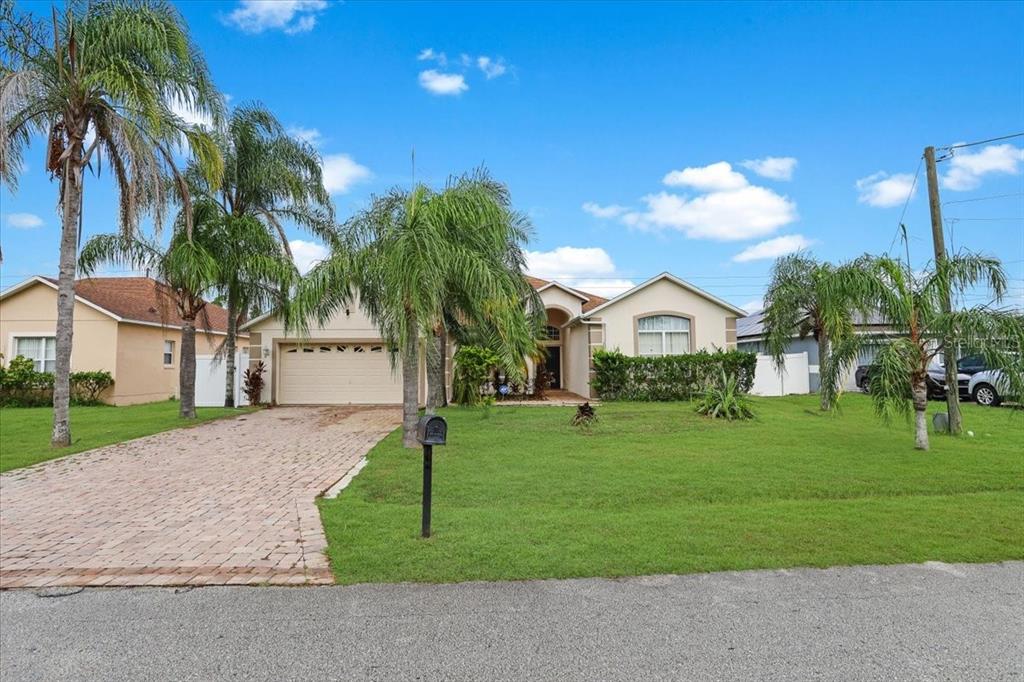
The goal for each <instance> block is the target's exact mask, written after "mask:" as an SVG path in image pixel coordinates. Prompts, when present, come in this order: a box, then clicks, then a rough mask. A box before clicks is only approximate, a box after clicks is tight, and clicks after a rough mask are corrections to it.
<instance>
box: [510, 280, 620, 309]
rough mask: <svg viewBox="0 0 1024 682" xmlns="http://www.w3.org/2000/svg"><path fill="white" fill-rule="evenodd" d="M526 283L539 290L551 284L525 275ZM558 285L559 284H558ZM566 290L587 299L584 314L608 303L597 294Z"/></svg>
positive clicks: (548, 281)
mask: <svg viewBox="0 0 1024 682" xmlns="http://www.w3.org/2000/svg"><path fill="white" fill-rule="evenodd" d="M526 281H527V282H529V283H530V286H531V287H533V288H534V289H541V288H543V287H546V286H547V285H549V284H551V281H550V280H546V279H541V278H540V277H530V276H529V275H527V277H526ZM559 284H561V283H560V282H559ZM562 286H566V285H564V284H562ZM566 288H568V289H572V290H573V291H575V292H576V293H578V294H579V295H581V296H584V297H586V298H587V299H588V300H586V301H584V302H583V312H585V313H586V312H590V311H591V310H593V309H594V308H596V307H597V306H599V305H602V304H604V303H607V302H608V299H607V298H604V297H602V296H598V295H597V294H591V293H587V292H586V291H580V290H579V289H573V288H572V287H566Z"/></svg>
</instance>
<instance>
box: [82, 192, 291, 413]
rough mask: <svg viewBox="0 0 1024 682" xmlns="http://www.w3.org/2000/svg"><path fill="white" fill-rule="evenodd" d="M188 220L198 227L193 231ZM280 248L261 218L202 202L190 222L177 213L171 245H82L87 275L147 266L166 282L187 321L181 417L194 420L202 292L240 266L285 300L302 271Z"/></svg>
mask: <svg viewBox="0 0 1024 682" xmlns="http://www.w3.org/2000/svg"><path fill="white" fill-rule="evenodd" d="M186 222H191V224H192V225H193V230H192V233H191V235H190V234H189V232H188V230H187V229H186V228H185V225H186ZM230 240H233V241H230ZM268 242H270V244H268ZM275 246H276V244H275V243H274V242H273V240H272V238H271V236H270V235H268V234H267V231H266V230H265V229H264V226H263V225H262V224H261V223H259V221H256V220H253V219H250V218H231V217H225V216H224V215H223V214H222V213H221V211H220V208H219V207H218V206H217V205H216V204H214V203H213V202H210V201H206V200H200V201H196V202H195V203H194V204H193V205H192V207H191V219H190V221H186V217H185V215H184V210H182V211H181V212H180V213H179V214H178V218H177V220H176V221H175V231H174V234H173V235H171V239H170V242H169V243H168V245H167V247H166V248H161V246H160V245H159V244H157V243H155V242H153V241H151V240H147V239H142V238H139V237H136V236H132V235H122V234H106V235H97V236H95V237H93V238H92V239H90V240H89V241H87V242H86V243H85V246H83V247H82V253H81V255H80V256H79V265H80V266H81V268H82V271H83V272H84V273H86V274H90V273H92V272H94V271H95V270H96V268H97V267H99V266H100V265H102V264H111V265H120V266H125V267H128V268H131V269H138V270H146V271H148V272H150V273H151V274H152V275H153V276H155V277H156V278H157V279H158V280H160V281H161V282H162V283H163V285H164V288H163V289H162V291H164V292H165V293H166V295H167V301H166V302H169V303H172V304H173V305H174V306H175V307H176V310H177V313H178V316H179V317H180V318H181V319H182V329H181V361H180V362H181V366H180V368H179V377H178V383H179V387H178V391H179V394H180V399H181V406H180V415H181V416H182V417H184V418H187V419H194V418H195V416H196V411H195V382H196V326H197V322H199V323H202V324H203V326H204V327H208V326H209V325H208V322H207V320H206V319H205V313H204V309H205V307H206V299H205V298H204V296H203V294H204V292H208V291H213V290H214V289H215V288H216V287H217V286H218V284H219V283H220V282H222V281H223V280H224V279H225V271H226V270H227V269H241V270H242V275H241V277H242V278H243V279H244V280H245V281H248V282H257V283H260V287H261V289H260V291H263V292H265V293H263V294H261V295H263V296H266V297H267V298H268V299H270V300H274V301H279V300H281V299H283V297H284V296H285V295H286V294H287V292H288V291H289V289H290V287H291V286H292V285H293V284H294V282H295V281H296V280H297V276H298V273H297V272H296V271H295V266H294V265H293V264H292V262H291V259H289V258H287V257H285V256H284V255H283V254H282V253H277V254H275V253H274V252H273V247H275ZM232 249H233V250H235V251H236V252H240V253H243V254H248V256H246V257H245V258H244V259H243V258H239V257H237V256H235V257H229V256H228V255H226V254H227V251H229V250H232Z"/></svg>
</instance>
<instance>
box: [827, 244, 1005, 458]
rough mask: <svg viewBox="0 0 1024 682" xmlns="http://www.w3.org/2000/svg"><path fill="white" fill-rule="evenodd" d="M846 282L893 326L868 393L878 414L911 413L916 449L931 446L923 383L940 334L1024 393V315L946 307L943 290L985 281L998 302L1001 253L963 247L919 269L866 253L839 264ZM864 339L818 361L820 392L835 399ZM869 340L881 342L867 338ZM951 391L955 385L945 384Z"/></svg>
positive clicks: (851, 339) (852, 339) (939, 347)
mask: <svg viewBox="0 0 1024 682" xmlns="http://www.w3.org/2000/svg"><path fill="white" fill-rule="evenodd" d="M842 277H843V279H844V284H843V286H844V288H845V289H846V291H848V292H849V293H850V295H851V296H852V297H853V299H854V300H855V301H856V302H857V303H858V305H859V306H861V307H865V308H870V309H873V310H876V311H877V312H878V314H879V315H880V316H881V318H882V319H883V320H884V321H885V323H886V327H887V328H889V329H891V330H892V331H891V332H890V333H888V335H887V338H883V339H882V341H881V344H880V346H879V349H878V353H877V354H876V355H875V359H874V364H873V367H874V369H873V370H872V373H871V381H870V386H869V394H870V396H871V399H872V401H873V402H874V405H875V410H876V412H877V413H878V414H879V415H881V416H883V417H885V418H886V419H889V418H891V417H892V416H894V415H897V414H908V413H909V411H910V408H911V406H912V407H913V410H914V415H915V434H916V436H915V447H916V448H917V449H919V450H927V449H928V425H927V421H926V419H925V410H926V409H927V401H928V390H927V386H926V384H925V380H926V376H927V370H928V367H929V365H930V364H931V363H932V361H933V360H934V359H935V358H936V357H937V356H939V355H941V354H943V352H944V350H945V349H944V346H943V344H944V342H945V341H944V340H946V339H949V340H950V341H951V342H952V343H956V344H959V345H960V346H961V347H964V348H969V349H972V351H974V352H978V353H981V354H983V355H984V356H985V358H986V361H987V362H988V363H989V365H990V366H992V367H999V368H1001V369H1002V370H1003V372H1004V375H1005V377H1006V381H1007V383H1008V384H1009V389H1010V390H1009V392H1010V394H1012V395H1024V392H1022V391H1021V389H1022V387H1024V371H1022V369H1024V368H1022V365H1024V361H1022V359H1021V351H1022V350H1024V315H1022V314H1021V313H1019V312H1013V311H1009V310H1002V309H998V308H992V307H990V306H987V305H986V306H975V307H971V308H964V309H960V310H954V311H952V312H949V313H946V312H943V306H942V300H943V295H944V293H943V292H948V291H952V292H953V293H954V294H962V293H963V292H964V291H965V290H967V289H971V288H974V287H976V286H984V287H987V288H988V289H989V291H990V292H991V294H992V297H993V302H994V303H999V302H1000V301H1002V298H1003V296H1004V294H1005V292H1006V275H1005V273H1004V272H1003V268H1002V265H1001V264H1000V262H999V260H998V259H995V258H991V257H988V256H981V255H977V254H973V253H962V254H959V255H956V256H952V257H950V258H945V259H941V260H940V261H939V262H938V263H935V264H934V265H933V266H932V267H931V268H930V269H927V270H926V271H924V272H923V273H920V272H915V271H914V270H912V269H911V268H910V266H909V265H908V264H906V263H903V262H901V261H898V260H894V259H892V258H890V257H888V256H863V257H861V258H860V259H858V260H856V261H854V262H853V263H851V264H850V266H849V267H846V268H843V269H842ZM864 343H866V342H865V341H864V340H862V339H861V338H860V337H858V336H856V335H852V334H851V335H849V336H846V337H844V338H843V340H842V342H841V343H840V344H838V345H837V347H836V348H835V350H834V352H833V354H832V356H831V357H830V358H829V362H828V363H826V364H825V365H824V366H823V371H822V391H823V393H824V394H825V395H827V396H829V397H831V398H834V397H835V396H836V394H837V393H838V386H839V385H840V381H841V377H842V376H843V374H844V373H845V372H846V371H848V369H849V366H850V365H851V364H852V363H853V362H854V361H855V359H856V358H857V355H858V354H859V352H860V348H861V346H862V345H863V344H864ZM870 343H872V344H878V343H879V341H877V340H872V341H871V342H870ZM947 390H948V391H956V390H957V387H956V386H955V385H954V386H947Z"/></svg>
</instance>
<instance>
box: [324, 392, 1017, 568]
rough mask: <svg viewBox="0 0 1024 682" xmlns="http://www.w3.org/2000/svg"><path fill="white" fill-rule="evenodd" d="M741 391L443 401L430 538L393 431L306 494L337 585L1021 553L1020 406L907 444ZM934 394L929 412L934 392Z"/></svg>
mask: <svg viewBox="0 0 1024 682" xmlns="http://www.w3.org/2000/svg"><path fill="white" fill-rule="evenodd" d="M816 403H817V396H797V397H787V398H770V399H759V400H756V401H755V403H754V405H755V409H756V411H757V415H758V418H757V420H756V421H752V422H745V423H722V422H713V421H709V420H707V419H705V418H702V417H698V416H697V415H695V414H694V413H693V411H692V407H691V406H690V405H689V404H685V403H669V404H664V403H662V404H651V403H644V404H637V403H618V404H615V403H613V404H607V405H603V406H600V407H598V414H599V416H600V423H599V424H598V425H597V426H596V427H595V428H594V429H593V430H592V432H591V433H589V434H588V433H581V432H579V431H577V430H575V429H574V428H573V427H570V426H569V425H568V421H569V417H570V414H571V412H572V409H571V408H548V407H519V408H515V407H508V408H505V407H496V408H493V409H492V410H491V411H490V416H489V417H484V414H485V413H484V412H483V411H481V410H477V409H463V408H452V409H448V410H446V411H444V412H443V414H444V416H445V417H446V418H447V419H448V421H449V442H450V445H448V446H446V447H438V448H435V455H434V523H433V528H434V536H433V537H432V538H431V539H429V540H421V539H419V538H418V533H419V524H420V518H419V514H420V507H419V504H420V484H421V471H422V469H421V462H422V459H421V457H420V455H419V452H418V451H405V450H402V449H401V447H400V439H399V434H398V433H397V432H395V433H393V434H391V435H390V436H388V437H387V438H386V439H385V440H384V441H383V442H381V443H380V444H379V445H378V446H377V447H376V448H375V449H374V450H373V451H372V452H371V454H370V463H369V465H368V466H367V467H366V469H364V470H363V472H362V473H361V474H360V475H359V476H358V477H356V479H355V481H354V482H353V483H352V485H351V486H350V487H349V488H347V489H346V490H345V491H344V492H342V494H341V495H340V496H339V497H338V498H337V499H334V500H321V501H320V510H321V516H322V518H323V520H324V525H325V528H326V531H327V537H328V540H329V543H330V547H329V554H330V558H331V562H332V566H333V567H334V571H335V575H336V577H337V580H338V581H339V582H343V583H357V582H377V581H385V582H392V581H428V582H444V581H460V580H509V579H526V578H566V577H577V576H623V575H643V574H654V573H688V572H699V571H714V570H730V569H748V568H771V567H787V566H832V565H844V564H867V563H882V564H884V563H901V562H920V561H927V560H941V561H998V560H1003V559H1022V558H1024V413H1022V412H1019V411H1017V412H1014V411H1011V410H1009V409H991V408H990V409H985V408H979V407H977V406H976V405H973V404H971V405H964V422H965V424H966V428H967V429H970V430H973V432H974V437H968V436H966V435H965V436H964V437H962V438H959V439H954V438H951V437H949V436H936V435H933V438H932V450H931V451H930V452H927V453H922V452H917V451H915V450H913V432H912V429H911V427H910V425H909V424H908V423H906V422H899V423H897V424H893V425H892V426H889V427H887V426H885V425H884V424H883V423H882V422H881V421H879V420H877V419H876V418H875V417H874V415H873V414H872V413H871V407H870V404H869V403H868V401H867V399H866V398H865V397H864V396H861V395H849V396H845V397H844V399H843V407H842V410H841V411H840V412H839V413H838V414H824V415H823V414H821V413H819V412H818V411H817V409H816ZM942 407H943V405H942V403H931V405H930V410H929V412H930V413H931V412H934V411H938V410H940V409H942Z"/></svg>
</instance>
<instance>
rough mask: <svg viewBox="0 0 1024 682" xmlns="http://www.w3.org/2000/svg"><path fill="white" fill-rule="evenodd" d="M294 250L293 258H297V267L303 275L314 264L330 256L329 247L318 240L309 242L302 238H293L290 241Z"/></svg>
mask: <svg viewBox="0 0 1024 682" xmlns="http://www.w3.org/2000/svg"><path fill="white" fill-rule="evenodd" d="M288 247H289V248H290V249H291V250H292V258H293V259H294V260H295V267H297V268H298V269H299V272H301V273H302V274H303V275H305V274H306V273H307V272H309V271H310V270H312V269H313V266H314V265H316V264H317V263H319V262H320V261H322V260H324V259H325V258H327V256H328V251H327V247H326V246H324V245H323V244H318V243H317V242H307V241H304V240H302V239H292V240H289V242H288Z"/></svg>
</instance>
